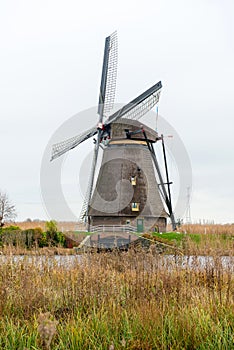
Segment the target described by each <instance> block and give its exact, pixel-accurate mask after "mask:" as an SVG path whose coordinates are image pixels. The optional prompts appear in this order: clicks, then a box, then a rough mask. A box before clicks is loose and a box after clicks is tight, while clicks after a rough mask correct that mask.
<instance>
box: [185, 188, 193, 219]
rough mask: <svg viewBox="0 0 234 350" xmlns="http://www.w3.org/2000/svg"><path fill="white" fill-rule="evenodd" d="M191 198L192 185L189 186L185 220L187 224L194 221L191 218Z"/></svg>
mask: <svg viewBox="0 0 234 350" xmlns="http://www.w3.org/2000/svg"><path fill="white" fill-rule="evenodd" d="M190 198H191V193H190V187H187V206H186V207H187V208H186V215H185V221H186V223H187V224H191V223H192V219H191V209H190Z"/></svg>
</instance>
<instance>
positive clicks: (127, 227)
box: [90, 225, 137, 233]
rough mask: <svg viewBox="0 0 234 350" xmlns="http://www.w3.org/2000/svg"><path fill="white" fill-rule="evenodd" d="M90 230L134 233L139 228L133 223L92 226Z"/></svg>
mask: <svg viewBox="0 0 234 350" xmlns="http://www.w3.org/2000/svg"><path fill="white" fill-rule="evenodd" d="M90 232H102V233H104V232H108V233H112V232H113V233H117V232H122V233H125V232H126V233H130V232H132V233H134V232H137V228H136V227H134V226H131V225H113V226H112V225H99V226H91V227H90Z"/></svg>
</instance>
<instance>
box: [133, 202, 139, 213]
mask: <svg viewBox="0 0 234 350" xmlns="http://www.w3.org/2000/svg"><path fill="white" fill-rule="evenodd" d="M139 208H140V203H136V202H134V203H132V211H139Z"/></svg>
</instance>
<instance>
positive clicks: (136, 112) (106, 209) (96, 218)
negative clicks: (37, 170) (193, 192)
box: [51, 32, 176, 232]
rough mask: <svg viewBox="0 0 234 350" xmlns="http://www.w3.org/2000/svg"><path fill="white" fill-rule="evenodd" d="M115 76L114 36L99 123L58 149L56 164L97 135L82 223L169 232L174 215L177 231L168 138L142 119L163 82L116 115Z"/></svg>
mask: <svg viewBox="0 0 234 350" xmlns="http://www.w3.org/2000/svg"><path fill="white" fill-rule="evenodd" d="M116 74H117V35H116V32H115V33H113V34H112V35H110V36H109V37H107V38H106V40H105V49H104V59H103V68H102V78H101V86H100V94H99V103H98V114H99V116H98V120H97V125H96V126H94V127H93V128H91V129H89V130H87V131H85V132H83V133H82V134H80V135H77V136H74V137H72V138H70V139H68V140H65V141H62V142H60V143H58V144H55V145H53V148H52V157H51V160H54V159H55V158H58V157H60V156H62V155H63V154H65V153H66V152H68V151H70V150H71V149H73V148H75V147H77V146H78V145H79V144H80V143H82V142H85V141H86V140H88V139H89V138H92V137H96V138H95V139H94V141H95V145H94V154H93V161H92V164H91V172H90V176H89V181H88V183H87V193H86V196H85V200H84V203H83V207H82V210H81V215H80V219H82V220H84V221H85V222H86V223H87V224H88V228H90V225H92V226H99V225H102V226H105V225H106V226H109V225H118V226H126V225H131V226H134V227H136V228H138V231H141V232H143V231H144V230H149V229H158V230H159V231H165V230H166V221H167V217H168V216H169V217H170V219H171V222H172V227H173V229H176V224H175V219H174V214H173V211H172V204H171V194H170V184H171V183H170V181H169V178H168V169H167V163H166V155H165V147H164V141H163V136H162V135H161V137H158V134H157V132H155V131H154V130H153V129H151V128H149V127H148V126H146V125H142V123H140V122H139V120H140V118H141V117H142V116H144V115H145V114H146V113H147V112H148V111H150V110H151V109H152V108H153V107H154V106H155V105H156V104H157V103H158V101H159V97H160V93H161V88H162V84H161V82H158V83H157V84H155V85H153V86H152V87H151V88H149V89H148V90H146V91H145V92H143V93H142V94H140V95H139V96H138V97H136V98H135V99H133V100H132V101H131V102H129V103H128V104H126V105H125V106H123V107H122V108H120V109H119V110H118V111H116V112H115V113H113V114H111V111H112V109H113V104H114V97H115V87H116ZM159 140H161V141H162V145H163V150H164V152H163V153H164V161H165V169H166V175H167V176H166V182H165V181H164V180H163V177H162V174H161V171H160V167H159V163H158V161H157V157H156V154H155V151H154V147H153V144H155V143H156V141H159ZM100 147H101V148H103V157H102V163H101V167H100V170H99V174H98V178H97V182H96V186H95V188H94V177H95V171H96V167H97V159H98V152H99V149H100ZM155 173H157V177H158V182H157V180H156V176H155ZM165 185H167V188H166V186H165ZM164 207H165V208H166V209H167V212H168V213H167V212H166V210H165V209H164Z"/></svg>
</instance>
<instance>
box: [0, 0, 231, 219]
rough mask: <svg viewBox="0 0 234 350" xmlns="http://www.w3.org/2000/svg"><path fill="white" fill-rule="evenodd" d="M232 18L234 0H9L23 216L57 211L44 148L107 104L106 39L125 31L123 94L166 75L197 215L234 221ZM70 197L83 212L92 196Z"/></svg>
mask: <svg viewBox="0 0 234 350" xmlns="http://www.w3.org/2000/svg"><path fill="white" fill-rule="evenodd" d="M233 18H234V3H233V1H232V0H223V1H220V0H196V1H195V0H177V1H173V0H153V1H148V0H146V1H144V2H142V1H141V2H137V1H135V0H134V1H122V0H119V1H116V2H113V1H104V0H103V1H93V2H91V1H80V2H79V1H69V0H67V1H64V0H62V1H59V0H51V1H48V0H47V1H45V0H40V1H31V0H21V1H12V0H7V1H6V0H2V1H1V5H0V32H1V36H0V50H1V52H0V60H1V61H0V62H1V65H0V96H1V103H0V116H1V124H0V159H1V172H0V188H1V189H3V190H5V191H7V193H8V194H9V197H10V198H11V200H12V201H13V202H14V203H15V204H16V207H17V212H18V219H20V220H24V219H26V218H29V217H30V218H32V219H33V218H40V219H43V218H45V219H48V217H47V214H46V211H45V210H44V207H43V204H42V199H41V194H40V167H41V160H42V157H43V153H44V150H45V148H46V145H47V143H48V141H49V139H50V138H51V135H52V134H53V133H54V132H55V131H56V129H57V128H59V127H60V125H61V124H63V123H64V122H65V121H66V120H67V119H68V118H70V117H71V116H73V115H75V114H76V113H78V112H80V111H82V110H84V109H86V108H90V107H92V106H94V105H96V103H97V99H98V88H99V85H100V75H101V66H102V58H103V48H104V39H105V37H106V36H107V35H109V34H110V33H112V32H113V31H114V30H117V31H118V41H119V65H118V81H117V93H116V101H117V102H120V103H123V102H128V101H129V100H131V99H132V98H134V97H135V96H137V95H138V94H139V93H141V92H143V91H144V90H145V89H146V88H148V87H150V86H151V85H152V84H154V83H156V82H157V81H159V80H161V81H162V83H163V91H162V94H161V99H160V103H159V109H160V113H161V114H162V116H163V117H164V118H165V119H166V120H167V121H168V122H169V123H170V124H171V125H172V126H173V127H174V128H175V129H176V131H177V132H178V134H179V135H180V138H181V139H182V141H183V142H184V145H185V147H186V149H187V152H188V154H189V157H190V161H191V164H192V170H193V193H192V202H191V214H192V218H193V219H194V220H198V219H207V220H214V221H215V222H221V223H225V222H234V210H233V209H234V185H233V175H234V163H233V161H234V141H233V131H234V101H233V84H234V64H233V62H234V20H233ZM96 118H97V116H96V115H94V124H95V122H96ZM77 133H79V130H78V131H77ZM74 134H76V130H74ZM74 152H75V151H74ZM65 165H66V164H65ZM65 165H64V166H65ZM68 165H69V162H68ZM71 169H72V170H73V171H75V167H74V166H73V167H72V168H71ZM64 172H65V174H66V173H67V170H66V169H65V170H64ZM75 177H76V175H74V178H75ZM71 178H73V177H72V176H71ZM65 182H66V181H65ZM68 188H69V187H68ZM65 192H66V190H65ZM67 196H68V201H69V198H70V201H71V206H72V208H74V210H75V211H76V209H75V208H77V211H78V212H79V208H80V207H79V206H80V203H81V198H74V196H72V194H71V195H69V193H68V194H67ZM78 214H79V213H78ZM61 219H62V218H61Z"/></svg>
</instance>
